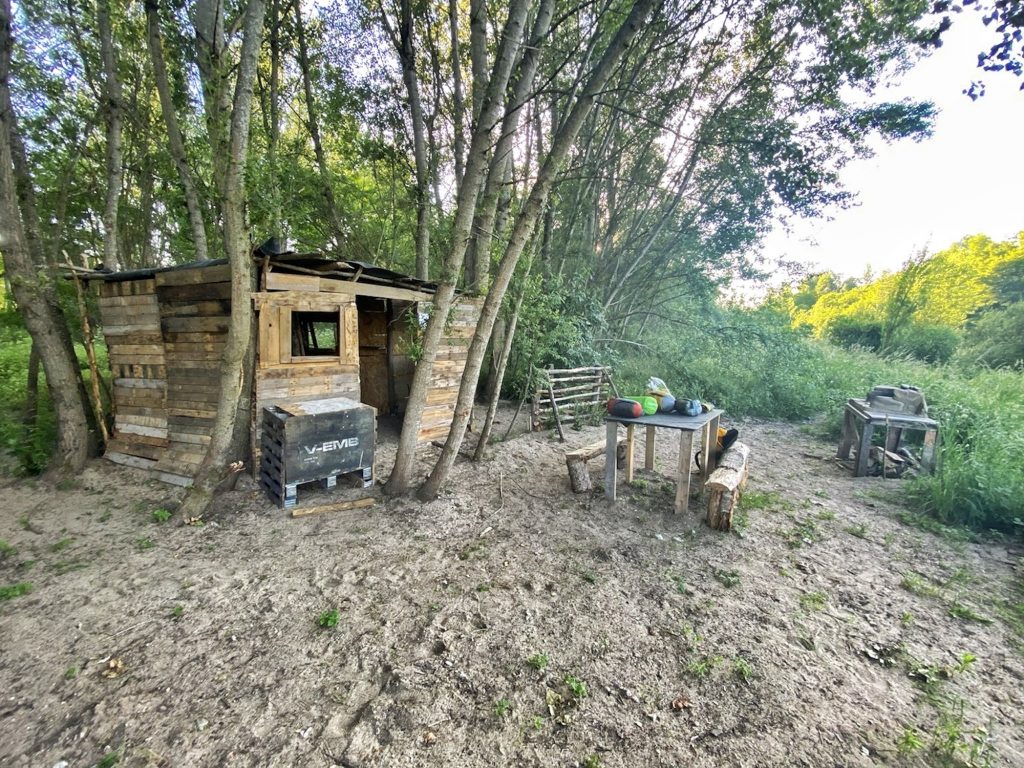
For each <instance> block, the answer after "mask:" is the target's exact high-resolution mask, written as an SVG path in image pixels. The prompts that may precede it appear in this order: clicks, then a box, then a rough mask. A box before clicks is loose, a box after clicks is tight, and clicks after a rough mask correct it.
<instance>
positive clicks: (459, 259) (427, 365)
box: [384, 0, 528, 495]
mask: <svg viewBox="0 0 1024 768" xmlns="http://www.w3.org/2000/svg"><path fill="white" fill-rule="evenodd" d="M527 6H528V3H527V1H526V0H512V2H511V3H510V6H509V14H508V20H507V21H506V23H505V28H504V30H503V33H502V35H501V38H500V42H499V43H498V53H497V56H496V57H495V61H494V69H493V71H492V73H491V77H490V80H489V82H488V83H487V89H486V94H485V96H484V99H483V105H482V108H481V113H480V117H479V119H478V120H477V121H476V122H475V123H474V130H473V136H472V140H471V142H470V147H469V154H468V155H467V157H466V169H465V175H464V176H463V180H462V184H461V185H460V187H459V196H458V202H457V205H456V209H455V220H454V222H453V226H452V246H451V250H450V251H449V252H448V254H447V256H446V258H445V263H444V268H443V270H442V273H441V283H440V285H439V286H438V290H437V293H436V294H435V295H434V302H433V303H434V308H433V312H432V313H431V315H430V320H429V321H428V323H427V328H426V331H425V332H424V336H423V357H422V359H421V360H420V362H419V364H418V365H417V366H416V371H415V373H414V374H413V379H412V385H411V388H410V392H409V400H408V403H407V405H406V410H405V418H404V419H403V421H402V434H401V436H400V437H399V441H398V451H397V453H396V455H395V466H394V469H393V470H392V471H391V477H390V478H388V482H387V483H386V485H385V487H384V490H385V492H386V493H388V494H390V495H397V494H401V493H405V492H406V491H408V489H409V484H410V477H411V474H412V466H413V460H414V459H415V456H416V442H417V440H416V438H417V433H418V431H419V424H420V419H421V418H422V416H423V408H424V406H425V404H426V398H427V389H428V388H429V387H430V377H431V374H432V372H433V364H434V356H435V355H436V354H437V349H438V347H439V346H440V342H441V337H442V335H443V331H444V326H445V324H446V322H447V320H448V311H449V310H450V309H451V304H452V299H453V298H454V296H455V286H456V283H457V282H458V279H459V270H460V268H461V265H462V263H463V260H464V259H465V256H466V248H467V246H468V244H469V237H470V231H471V228H472V224H473V215H474V213H475V209H476V203H477V199H478V198H479V193H480V188H481V186H482V184H483V180H484V176H485V175H486V172H487V155H488V150H489V145H490V136H491V131H492V129H493V128H494V125H495V124H496V123H497V121H498V116H499V112H500V110H501V105H502V102H503V99H502V94H503V93H504V92H505V88H506V86H507V85H508V81H509V76H510V75H511V73H512V66H513V64H514V62H515V59H516V51H517V49H518V47H519V43H520V41H521V40H522V36H523V26H524V25H525V22H526V11H527ZM474 88H475V89H477V90H481V89H482V88H483V83H474Z"/></svg>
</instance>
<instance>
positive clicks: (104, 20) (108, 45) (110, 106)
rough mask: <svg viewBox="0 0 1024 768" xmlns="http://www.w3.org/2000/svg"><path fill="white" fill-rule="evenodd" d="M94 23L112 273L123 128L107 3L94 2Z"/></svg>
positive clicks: (117, 263) (107, 255)
mask: <svg viewBox="0 0 1024 768" xmlns="http://www.w3.org/2000/svg"><path fill="white" fill-rule="evenodd" d="M96 23H97V26H98V27H99V34H100V55H101V58H102V59H103V96H104V99H105V100H106V104H104V108H105V110H106V117H107V147H106V165H107V192H106V199H105V201H104V205H103V264H104V266H106V267H107V268H108V269H112V270H114V271H115V272H116V271H117V270H119V269H120V268H121V259H120V257H119V254H118V243H117V209H118V206H119V205H120V202H121V182H122V179H123V177H124V163H123V159H122V154H123V152H122V148H121V134H122V132H123V127H124V101H123V98H122V96H121V80H120V79H119V78H118V76H117V58H116V56H115V54H114V30H113V25H112V24H111V21H110V0H97V3H96Z"/></svg>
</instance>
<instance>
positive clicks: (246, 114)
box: [181, 0, 266, 519]
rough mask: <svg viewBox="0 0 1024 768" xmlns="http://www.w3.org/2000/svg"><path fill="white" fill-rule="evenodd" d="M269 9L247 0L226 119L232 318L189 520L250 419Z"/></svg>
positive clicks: (206, 500)
mask: <svg viewBox="0 0 1024 768" xmlns="http://www.w3.org/2000/svg"><path fill="white" fill-rule="evenodd" d="M210 2H214V3H216V2H217V0H210ZM220 9H221V6H220V5H219V4H218V6H217V8H216V9H214V10H213V13H212V14H210V13H203V14H202V15H201V18H206V19H208V20H210V21H211V22H212V23H214V24H223V19H222V18H221V16H220V14H221V10H220ZM203 10H204V11H205V10H206V9H203ZM265 11H266V0H249V5H248V6H247V8H246V11H245V20H244V31H243V37H242V48H241V52H240V53H239V59H238V63H237V71H238V74H237V77H236V80H235V93H234V98H233V100H232V109H231V117H230V121H227V122H228V123H229V125H230V132H229V135H228V139H227V144H228V147H229V153H228V156H227V157H226V158H225V163H224V166H223V167H224V172H225V173H224V178H223V179H222V180H221V183H220V184H218V187H219V189H220V190H221V194H222V196H223V199H222V203H221V205H222V210H223V215H224V251H225V252H226V253H227V256H228V260H229V263H230V264H231V323H230V325H229V327H228V337H227V341H226V343H225V345H224V359H223V362H222V364H221V376H220V393H219V397H218V401H217V417H216V419H215V420H214V424H213V429H212V432H211V435H210V444H209V446H208V447H207V450H206V455H205V456H204V457H203V461H202V463H201V464H200V465H199V469H198V471H197V473H196V478H195V482H194V483H193V485H192V489H191V491H190V492H189V494H188V496H187V497H186V498H185V501H184V503H183V504H182V509H181V511H182V514H183V515H184V516H185V518H186V519H187V518H189V517H196V516H199V515H202V514H203V513H205V512H206V510H207V508H208V507H209V504H210V501H211V500H212V498H213V491H214V489H215V488H216V486H217V483H218V482H219V481H220V479H221V477H222V476H223V474H224V472H226V471H227V465H228V464H229V463H230V462H231V459H232V458H233V457H232V449H233V448H237V447H238V446H239V445H240V444H242V443H244V442H247V441H244V440H243V439H242V437H241V435H243V434H244V430H245V425H246V424H247V423H248V419H249V397H250V392H249V387H250V385H251V377H252V361H253V351H252V347H253V317H254V315H253V309H252V291H253V268H252V250H251V246H250V243H249V233H248V230H247V228H246V225H245V162H246V156H247V153H248V148H249V120H250V117H251V116H252V98H253V84H254V81H255V79H256V65H257V60H258V57H259V50H260V38H261V37H262V34H263V17H264V13H265ZM196 31H197V34H199V35H200V36H201V37H202V38H205V39H211V34H210V31H211V29H210V28H197V30H196ZM224 122H226V120H225V118H220V119H216V120H213V121H212V122H211V121H210V120H209V119H208V124H214V125H222V124H224Z"/></svg>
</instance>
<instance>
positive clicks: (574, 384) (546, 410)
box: [532, 365, 615, 432]
mask: <svg viewBox="0 0 1024 768" xmlns="http://www.w3.org/2000/svg"><path fill="white" fill-rule="evenodd" d="M539 373H540V376H539V377H538V381H537V382H536V388H535V389H534V393H533V418H532V427H533V429H534V431H536V430H538V429H543V428H544V427H545V426H547V425H549V424H550V423H551V421H552V420H553V421H554V423H555V426H556V427H558V431H559V432H561V431H562V424H564V423H566V422H572V421H574V420H575V419H576V412H577V411H578V410H579V409H581V408H585V409H587V410H590V409H592V408H595V407H598V406H600V405H602V404H603V403H604V401H605V400H607V399H608V392H609V389H610V390H611V391H612V392H614V391H615V383H614V382H613V381H612V376H611V369H609V368H607V367H605V366H600V365H593V366H587V367H583V368H549V369H547V370H545V371H540V372H539Z"/></svg>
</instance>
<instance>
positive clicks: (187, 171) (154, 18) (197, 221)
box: [146, 0, 210, 261]
mask: <svg viewBox="0 0 1024 768" xmlns="http://www.w3.org/2000/svg"><path fill="white" fill-rule="evenodd" d="M158 2H159V0H146V41H147V44H148V47H149V58H150V61H151V62H152V64H153V79H154V80H155V81H156V92H157V96H158V97H159V99H160V114H161V116H162V117H163V120H164V126H165V127H166V128H167V147H168V149H169V150H170V153H171V159H172V160H173V161H174V167H175V168H176V169H177V171H178V180H179V181H180V182H181V190H182V193H183V194H184V196H185V208H186V209H187V210H188V223H189V228H190V230H191V232H192V246H193V248H195V256H196V260H197V261H206V260H207V259H208V258H210V250H209V247H208V246H207V243H206V224H205V222H204V220H203V208H202V205H201V204H200V202H199V192H198V189H197V187H196V180H195V176H194V175H193V174H192V167H191V166H190V165H189V163H188V155H187V154H186V152H185V140H184V138H183V137H182V135H181V126H180V125H179V124H178V114H177V112H176V111H175V109H174V98H173V97H172V96H171V85H170V80H169V78H168V77H167V63H166V61H165V60H164V49H163V42H162V40H161V37H160V16H159V13H158V8H159V6H158Z"/></svg>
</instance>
